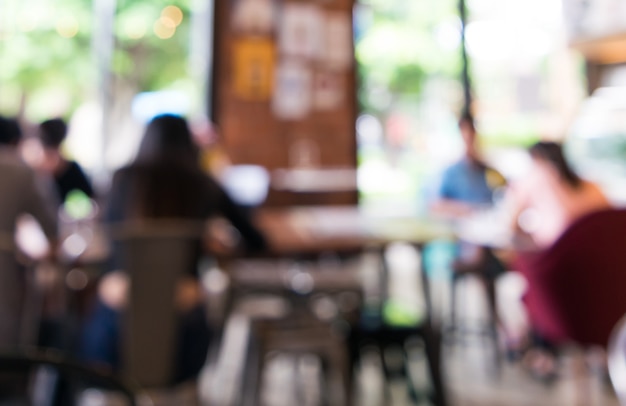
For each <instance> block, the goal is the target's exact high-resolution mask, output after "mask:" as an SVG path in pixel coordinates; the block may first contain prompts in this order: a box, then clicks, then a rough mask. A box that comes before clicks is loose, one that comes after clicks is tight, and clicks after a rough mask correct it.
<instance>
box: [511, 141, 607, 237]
mask: <svg viewBox="0 0 626 406" xmlns="http://www.w3.org/2000/svg"><path fill="white" fill-rule="evenodd" d="M528 152H529V155H530V157H531V165H530V169H529V171H528V173H527V174H526V175H525V176H523V177H521V178H520V179H519V180H518V181H517V182H515V183H514V184H513V185H512V187H511V188H510V190H509V192H508V196H507V199H506V200H507V202H508V205H509V210H510V211H511V213H512V219H513V227H514V230H515V232H516V233H517V235H518V237H520V238H519V240H520V241H524V242H525V244H524V248H525V249H541V248H544V247H548V246H550V245H551V244H552V243H553V242H554V241H555V240H556V239H557V238H558V237H559V236H560V235H561V234H562V233H563V231H565V229H566V228H567V227H568V226H569V225H570V224H572V223H573V222H574V221H575V220H577V219H578V218H580V217H582V216H584V215H586V214H588V213H591V212H593V211H596V210H601V209H606V208H609V207H611V204H610V202H609V201H608V199H607V197H606V196H605V195H604V193H603V192H602V190H601V189H600V188H599V187H598V186H597V185H596V184H594V183H593V182H590V181H588V180H585V179H582V178H580V177H579V176H578V174H576V172H575V171H574V170H573V169H572V167H571V166H570V165H569V163H568V162H567V160H566V158H565V155H564V154H563V149H562V146H561V144H559V143H556V142H551V141H542V142H538V143H536V144H534V145H533V146H531V147H530V148H529V149H528ZM524 237H527V238H524Z"/></svg>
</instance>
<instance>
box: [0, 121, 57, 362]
mask: <svg viewBox="0 0 626 406" xmlns="http://www.w3.org/2000/svg"><path fill="white" fill-rule="evenodd" d="M19 138H20V131H19V126H18V125H17V122H16V121H15V120H12V119H7V118H4V117H0V196H2V198H1V199H0V348H2V349H4V350H6V349H9V350H11V349H15V348H16V346H17V345H18V344H19V340H20V329H21V328H22V327H21V325H20V324H21V323H22V321H23V318H22V307H23V304H24V303H23V300H24V288H25V286H24V282H25V280H24V274H23V272H22V271H23V270H22V269H21V266H20V264H19V262H18V260H17V257H16V252H17V250H16V247H15V243H14V241H15V233H16V228H17V224H18V219H19V218H20V217H21V216H22V215H23V214H30V215H32V216H33V217H34V218H35V220H37V222H38V223H39V224H40V226H41V228H42V229H43V232H44V233H45V235H46V237H47V238H48V241H49V250H48V251H49V252H48V256H49V257H50V258H54V257H55V252H56V246H57V220H56V216H55V212H54V209H53V207H51V206H50V205H48V204H47V202H46V198H45V193H44V192H43V190H42V188H41V184H40V182H38V179H37V177H36V174H35V172H34V171H33V170H32V169H31V168H30V167H28V166H27V165H26V163H24V161H23V160H22V159H21V158H20V157H19V155H18V152H17V150H16V148H15V146H16V144H17V142H18V141H19Z"/></svg>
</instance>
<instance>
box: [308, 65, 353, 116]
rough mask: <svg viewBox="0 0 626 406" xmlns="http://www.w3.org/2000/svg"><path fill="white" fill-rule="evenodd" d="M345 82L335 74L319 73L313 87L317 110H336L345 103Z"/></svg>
mask: <svg viewBox="0 0 626 406" xmlns="http://www.w3.org/2000/svg"><path fill="white" fill-rule="evenodd" d="M344 82H345V81H344V80H343V76H342V75H341V74H338V73H335V72H318V73H317V74H316V75H315V83H314V86H313V105H314V106H315V109H316V110H325V111H328V110H334V109H337V108H339V107H341V105H342V103H343V102H344V89H345V83H344Z"/></svg>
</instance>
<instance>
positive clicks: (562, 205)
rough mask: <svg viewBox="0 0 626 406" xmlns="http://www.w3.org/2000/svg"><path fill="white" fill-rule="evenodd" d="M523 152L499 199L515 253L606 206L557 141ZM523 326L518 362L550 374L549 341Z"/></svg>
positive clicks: (540, 245)
mask: <svg viewBox="0 0 626 406" xmlns="http://www.w3.org/2000/svg"><path fill="white" fill-rule="evenodd" d="M529 154H530V157H531V166H530V168H529V170H528V173H526V174H525V175H524V176H523V177H520V179H519V180H518V181H516V182H514V183H513V184H512V185H511V187H510V188H509V190H508V192H507V196H506V199H505V204H506V205H507V206H508V208H509V209H510V211H511V213H512V220H513V221H512V226H513V228H514V231H515V232H516V236H517V237H516V247H517V251H518V253H519V254H520V255H524V254H527V253H528V252H530V253H532V252H537V251H541V250H543V249H546V248H548V247H550V246H551V245H552V244H554V242H555V241H556V240H558V238H559V237H560V236H561V235H562V234H563V232H564V231H566V230H567V228H568V227H569V226H570V225H572V224H573V223H574V222H575V221H576V220H578V219H580V218H582V217H583V216H585V215H587V214H590V213H592V212H595V211H600V210H604V209H608V208H610V207H611V204H610V202H609V201H608V199H607V198H606V196H605V195H604V193H603V192H602V191H601V190H600V188H599V187H598V186H597V185H595V184H594V183H592V182H589V181H587V180H584V179H582V178H581V177H579V176H578V175H577V174H576V173H575V172H574V170H573V169H572V168H571V167H570V165H569V164H568V162H567V160H566V159H565V156H564V154H563V150H562V147H561V145H560V144H558V143H555V142H539V143H536V144H535V145H533V146H532V147H530V149H529ZM529 288H530V289H532V286H531V287H529ZM527 329H528V336H529V340H530V343H529V350H528V351H527V352H526V354H525V356H524V358H523V361H524V364H525V365H526V366H527V367H528V368H529V369H530V370H531V372H532V373H533V374H535V375H536V376H537V377H539V378H542V379H546V378H553V377H554V376H555V371H556V365H555V360H554V348H553V346H552V343H550V342H548V341H547V340H546V339H545V338H544V337H541V336H540V335H538V334H537V333H536V332H535V331H534V330H533V328H532V326H529V327H527Z"/></svg>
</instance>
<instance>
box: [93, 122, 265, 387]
mask: <svg viewBox="0 0 626 406" xmlns="http://www.w3.org/2000/svg"><path fill="white" fill-rule="evenodd" d="M214 216H222V217H224V218H225V219H226V220H228V221H229V222H230V223H231V224H232V225H233V226H234V228H236V229H237V230H238V231H239V233H240V235H241V237H242V238H241V243H242V246H243V247H242V248H245V249H247V250H251V251H255V250H263V249H265V247H266V242H265V239H264V237H263V235H262V234H261V233H259V231H257V229H256V228H255V227H254V226H253V225H252V224H251V223H250V222H249V221H248V218H247V217H246V216H244V215H243V214H242V211H241V210H240V208H239V207H238V206H237V205H236V204H234V203H233V201H232V200H231V199H230V198H229V196H228V195H227V194H226V193H225V192H224V191H223V189H222V188H221V187H220V186H219V185H218V183H217V182H216V181H214V180H213V179H212V178H211V177H210V176H208V175H207V174H206V173H205V172H204V170H203V169H202V168H201V167H200V164H199V160H198V150H197V148H196V146H195V145H194V143H193V141H192V138H191V133H190V130H189V128H188V126H187V122H186V120H185V119H183V118H181V117H177V116H173V115H162V116H158V117H156V118H154V119H153V120H152V121H151V122H150V123H149V124H148V126H147V128H146V131H145V134H144V137H143V140H142V142H141V145H140V149H139V153H138V155H137V157H136V159H135V160H134V162H133V163H131V164H130V165H129V166H127V167H124V168H122V169H120V170H118V171H117V172H116V173H115V175H114V177H113V182H112V186H111V190H110V193H109V195H108V204H107V205H106V206H105V221H107V222H108V223H110V224H114V223H123V222H127V221H136V220H156V219H180V220H199V221H204V220H208V219H210V218H212V217H214ZM225 245H228V244H225ZM198 246H199V247H200V241H198ZM225 248H229V247H227V246H221V247H219V248H218V249H225ZM232 248H233V249H236V248H238V247H232ZM115 249H116V247H115V246H114V254H115ZM197 251H198V259H200V258H199V257H200V255H201V254H202V252H201V250H200V249H198V250H197ZM194 271H195V269H190V270H189V274H188V275H187V276H186V277H185V278H184V279H183V280H181V281H180V284H179V286H178V289H177V298H176V302H177V304H179V305H180V306H179V311H181V313H182V315H181V322H182V325H181V332H180V333H181V337H186V338H185V339H183V341H185V340H186V342H184V343H182V344H181V354H180V357H179V358H180V359H179V360H178V361H179V365H178V367H177V368H178V373H177V378H176V380H177V381H179V382H180V381H184V380H186V379H189V378H192V377H194V376H195V375H196V374H197V373H198V372H199V370H200V368H201V367H202V365H203V363H204V360H205V358H206V352H207V350H208V345H209V340H210V331H209V327H208V325H207V322H206V317H205V316H204V311H203V309H204V308H203V306H202V304H201V294H200V284H199V282H198V280H197V277H198V276H197V275H196V274H194V273H193V272H194ZM127 283H128V281H127V278H126V277H125V276H124V275H123V274H122V273H119V272H113V273H110V274H109V275H108V276H105V278H103V281H102V284H101V286H100V291H99V301H98V304H97V306H96V309H95V311H94V313H93V314H92V315H91V318H90V319H89V320H88V322H87V325H86V328H85V331H84V334H83V348H82V351H83V357H84V358H85V359H86V360H88V361H93V362H99V363H101V364H105V365H108V366H110V367H112V368H114V369H117V368H119V367H120V359H119V354H120V349H119V345H118V339H119V337H120V331H119V323H120V311H121V310H122V309H123V306H124V303H125V297H124V294H125V293H124V292H125V290H126V289H127V287H126V285H127Z"/></svg>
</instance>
